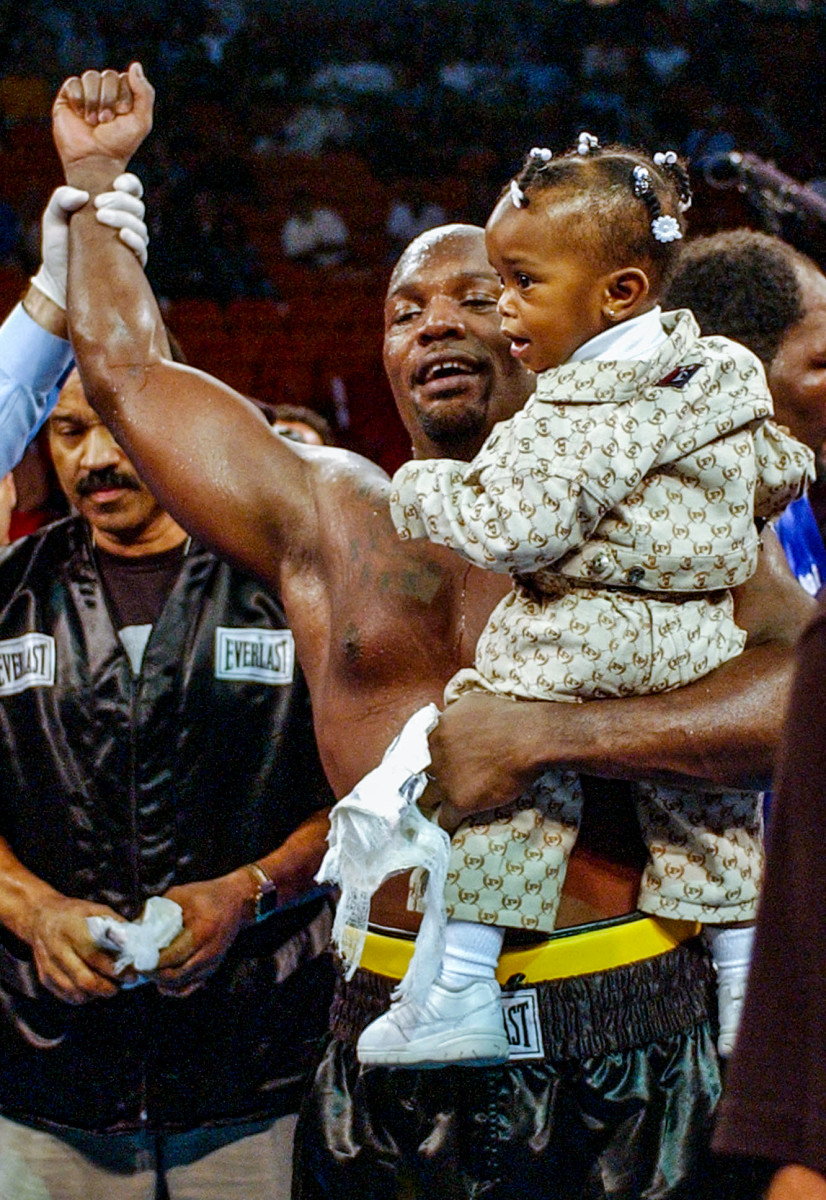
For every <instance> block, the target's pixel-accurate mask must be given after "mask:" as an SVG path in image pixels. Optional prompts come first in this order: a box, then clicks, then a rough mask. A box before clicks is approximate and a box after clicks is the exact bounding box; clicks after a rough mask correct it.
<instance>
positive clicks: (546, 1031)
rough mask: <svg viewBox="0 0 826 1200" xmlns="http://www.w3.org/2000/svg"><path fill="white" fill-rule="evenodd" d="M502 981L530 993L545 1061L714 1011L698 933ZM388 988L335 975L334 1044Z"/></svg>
mask: <svg viewBox="0 0 826 1200" xmlns="http://www.w3.org/2000/svg"><path fill="white" fill-rule="evenodd" d="M591 932H599V930H593V931H591ZM576 936H577V937H579V936H584V935H579V934H577V935H576ZM510 985H511V989H512V990H514V989H515V991H516V993H517V995H518V994H519V993H521V992H533V993H534V996H535V1006H536V1010H537V1012H538V1018H539V1022H540V1025H541V1028H542V1038H543V1043H544V1054H545V1057H546V1058H549V1059H566V1060H571V1059H573V1060H577V1061H579V1060H581V1059H584V1058H590V1057H591V1056H593V1055H600V1054H613V1053H615V1052H625V1051H627V1050H631V1049H634V1048H636V1047H643V1046H647V1045H650V1044H652V1043H654V1042H658V1041H659V1040H660V1039H662V1038H667V1037H671V1036H672V1035H680V1036H682V1035H684V1034H689V1033H690V1034H691V1036H694V1033H693V1032H692V1031H695V1030H696V1028H697V1026H698V1025H699V1024H700V1023H702V1022H708V1021H709V1020H710V1019H711V1016H712V1013H713V1012H714V1010H715V993H714V971H713V967H712V965H711V961H710V959H709V955H708V949H707V947H706V944H705V942H704V941H703V939H702V938H699V937H698V938H689V939H688V941H685V942H683V943H682V944H681V945H677V946H675V947H674V948H673V949H671V950H670V951H667V952H665V953H660V954H655V955H654V956H650V957H648V958H645V959H642V960H640V961H637V962H630V963H627V964H625V965H624V966H617V967H613V968H611V969H606V970H603V971H595V972H592V973H590V974H584V975H582V974H581V975H571V976H568V977H566V978H563V979H546V980H542V981H539V982H536V983H526V982H525V981H524V980H521V979H520V978H519V974H518V973H517V974H516V975H515V976H513V977H512V978H511V980H510ZM393 987H394V981H393V980H392V979H390V978H388V977H387V976H386V975H378V974H374V973H373V972H371V971H366V970H358V971H356V973H355V975H354V976H353V978H352V979H351V980H349V981H345V980H343V979H339V982H338V986H337V989H336V997H335V1000H334V1001H333V1006H332V1009H331V1012H330V1029H331V1033H332V1037H333V1040H334V1042H337V1043H339V1044H344V1045H347V1046H350V1047H353V1048H354V1047H355V1044H356V1041H357V1040H358V1037H359V1034H360V1033H361V1031H362V1030H363V1029H364V1028H365V1026H366V1025H368V1024H369V1023H370V1021H373V1020H375V1018H376V1017H378V1016H379V1015H380V1014H381V1013H383V1012H386V1010H387V1008H388V1006H389V1004H390V995H391V992H392V990H393ZM511 1065H512V1066H513V1065H514V1064H511Z"/></svg>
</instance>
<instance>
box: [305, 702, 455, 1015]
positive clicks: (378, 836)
mask: <svg viewBox="0 0 826 1200" xmlns="http://www.w3.org/2000/svg"><path fill="white" fill-rule="evenodd" d="M438 720H439V710H438V709H437V708H436V705H435V704H428V705H427V706H426V707H425V708H421V709H419V711H418V712H416V713H414V714H413V716H412V717H410V719H409V720H408V722H407V724H406V725H405V726H404V728H403V729H402V731H401V733H400V734H399V736H398V737H397V738H396V739H395V740H394V741H393V742H392V743H391V745H390V746H389V747H388V749H387V751H386V753H385V755H384V758H383V759H382V761H381V763H380V764H379V766H377V767H376V768H375V770H373V771H371V772H370V773H369V774H368V775H365V777H364V779H362V780H361V782H360V783H358V784H357V785H356V787H355V788H354V789H353V791H352V792H350V794H349V796H345V797H344V798H343V799H342V800H339V802H338V804H336V806H335V808H334V809H333V811H332V813H331V814H330V832H329V834H328V837H327V842H328V846H329V849H328V850H327V853H326V854H325V856H324V861H323V862H322V864H321V868H320V869H319V872H318V874H317V875H316V879H317V880H318V881H319V882H324V881H328V882H330V883H335V884H337V885H338V887H339V888H340V889H341V899H340V900H339V904H338V908H337V910H336V919H335V923H334V925H333V941H334V942H335V944H336V946H337V947H338V950H339V952H340V954H341V956H342V958H343V959H344V962H345V964H346V967H347V973H346V977H347V978H348V979H349V978H350V977H351V976H352V975H353V973H354V971H355V969H356V967H357V966H358V964H359V962H360V960H361V953H362V950H363V948H364V939H365V934H366V932H367V923H368V920H369V916H370V901H371V899H372V897H373V895H374V893H375V892H376V891H377V890H378V888H379V887H380V886H381V884H382V883H383V882H384V880H385V879H387V878H388V877H389V876H390V875H395V874H398V872H400V871H408V870H410V869H411V868H413V867H424V868H425V870H426V871H427V886H426V887H425V890H424V895H423V897H422V907H423V910H424V915H423V917H422V924H421V928H420V930H419V935H418V937H417V939H416V950H415V953H414V955H413V958H412V961H411V963H410V966H409V967H408V970H407V974H406V975H405V977H404V979H403V980H402V981H401V983H400V984H399V986H398V988H397V989H396V993H395V994H396V995H397V996H410V997H411V998H412V999H414V1000H420V999H423V998H424V995H425V993H426V992H427V989H428V988H429V987H430V984H431V983H432V982H433V980H434V979H435V978H436V975H437V973H438V970H439V966H440V964H441V961H442V956H443V954H444V942H445V922H446V916H445V897H444V892H445V880H446V877H447V866H448V860H449V858H450V839H449V838H448V836H447V834H446V833H445V831H444V830H443V829H440V828H439V826H438V825H436V824H435V823H434V822H432V821H429V820H428V819H427V817H425V815H424V814H423V813H422V812H421V811H420V810H419V808H418V807H417V803H416V802H417V800H418V799H419V797H420V796H421V794H422V792H423V791H424V789H425V787H426V785H427V776H426V774H425V771H426V769H427V767H429V766H430V747H429V746H428V742H427V736H428V734H429V733H430V732H431V730H432V729H435V727H436V724H437V722H438Z"/></svg>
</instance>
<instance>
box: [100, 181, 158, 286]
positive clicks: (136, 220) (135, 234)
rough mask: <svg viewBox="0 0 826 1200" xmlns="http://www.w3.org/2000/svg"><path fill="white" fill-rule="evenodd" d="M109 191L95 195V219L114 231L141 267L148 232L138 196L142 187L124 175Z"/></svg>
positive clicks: (139, 182)
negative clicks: (112, 189)
mask: <svg viewBox="0 0 826 1200" xmlns="http://www.w3.org/2000/svg"><path fill="white" fill-rule="evenodd" d="M112 187H113V188H114V189H115V190H114V191H113V192H102V193H101V194H100V195H99V196H95V208H96V209H97V210H98V211H97V213H96V216H97V219H98V220H99V221H100V223H101V225H108V226H109V227H110V228H111V229H117V231H118V237H119V238H120V240H121V241H122V242H123V244H124V245H125V246H128V247H129V249H130V250H131V251H132V252H133V253H134V254H135V255H136V256H137V258H138V261H139V262H140V264H141V266H142V267H145V266H146V259H147V251H146V248H147V246H148V245H149V231H148V229H147V228H146V223H145V221H144V219H143V218H144V214H145V211H146V210H145V208H144V204H143V201H142V199H141V196H142V195H143V184H142V183H141V181H140V180H139V179H138V177H137V175H132V174H131V173H129V172H127V174H126V175H118V177H117V179H116V180H114V182H113V184H112Z"/></svg>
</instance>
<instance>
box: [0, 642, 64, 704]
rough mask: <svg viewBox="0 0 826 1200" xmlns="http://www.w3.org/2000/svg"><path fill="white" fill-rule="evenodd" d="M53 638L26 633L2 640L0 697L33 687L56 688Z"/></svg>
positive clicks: (0, 646) (0, 651)
mask: <svg viewBox="0 0 826 1200" xmlns="http://www.w3.org/2000/svg"><path fill="white" fill-rule="evenodd" d="M54 665H55V643H54V638H53V637H49V636H48V634H45V633H25V634H23V636H22V637H17V638H9V639H8V641H4V642H0V696H13V695H14V694H15V692H24V691H25V690H26V688H31V687H53V686H54Z"/></svg>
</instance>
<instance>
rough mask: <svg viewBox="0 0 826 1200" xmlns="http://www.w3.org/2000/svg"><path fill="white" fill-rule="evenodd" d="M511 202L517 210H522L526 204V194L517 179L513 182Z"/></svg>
mask: <svg viewBox="0 0 826 1200" xmlns="http://www.w3.org/2000/svg"><path fill="white" fill-rule="evenodd" d="M511 200H512V201H513V203H514V207H515V208H522V207H523V206H524V204H525V193H524V192H523V191H522V189H521V187H520V186H519V184H518V183H517V182H516V180H515V179H512V180H511Z"/></svg>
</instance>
